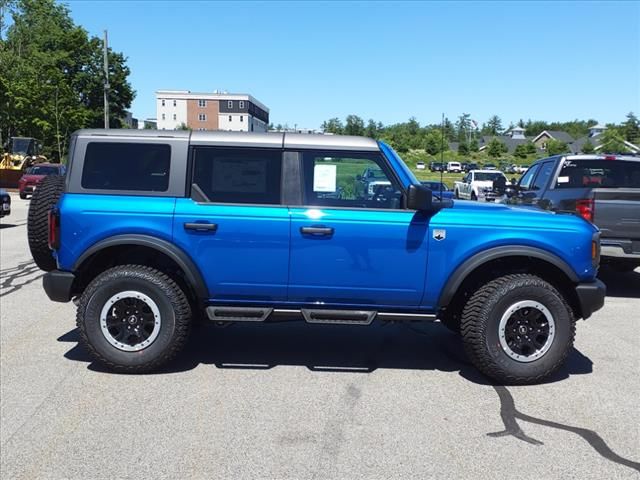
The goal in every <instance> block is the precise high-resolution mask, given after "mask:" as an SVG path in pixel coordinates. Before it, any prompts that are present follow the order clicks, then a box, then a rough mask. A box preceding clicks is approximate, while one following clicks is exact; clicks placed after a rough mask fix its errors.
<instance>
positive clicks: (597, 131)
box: [569, 125, 640, 154]
mask: <svg viewBox="0 0 640 480" xmlns="http://www.w3.org/2000/svg"><path fill="white" fill-rule="evenodd" d="M606 129H607V127H606V126H605V125H594V126H593V127H590V128H589V135H587V136H585V137H580V138H578V139H577V140H575V141H573V142H572V143H571V144H569V148H570V149H571V153H574V154H575V153H582V150H583V148H584V146H585V144H586V143H587V142H589V143H591V145H593V147H594V150H595V151H596V152H599V151H600V150H601V149H602V133H603V132H604V131H605V130H606ZM624 144H625V146H626V147H627V148H628V149H629V151H630V152H631V153H640V146H638V145H635V144H633V143H631V142H627V141H625V142H624Z"/></svg>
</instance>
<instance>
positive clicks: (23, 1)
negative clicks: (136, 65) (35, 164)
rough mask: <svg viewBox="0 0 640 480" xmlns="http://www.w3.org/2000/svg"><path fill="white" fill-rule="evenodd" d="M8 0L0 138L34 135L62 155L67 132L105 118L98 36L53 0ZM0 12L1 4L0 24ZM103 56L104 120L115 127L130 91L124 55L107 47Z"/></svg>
mask: <svg viewBox="0 0 640 480" xmlns="http://www.w3.org/2000/svg"><path fill="white" fill-rule="evenodd" d="M5 3H6V2H3V6H4V4H5ZM12 6H13V9H12V11H11V13H12V23H11V24H10V25H9V27H8V28H6V39H5V40H2V41H0V65H2V68H0V111H2V115H0V132H2V137H3V138H8V137H10V136H14V135H24V136H32V137H36V138H38V139H39V140H40V141H42V142H43V144H44V152H45V154H47V155H52V154H53V155H54V156H57V157H59V158H62V157H63V156H64V155H65V153H66V149H67V139H68V137H69V134H70V133H71V132H73V131H74V130H77V129H79V128H86V127H102V126H103V124H104V121H103V84H104V75H103V69H102V41H101V40H100V39H98V38H96V37H89V35H88V34H87V32H86V31H85V30H84V29H82V28H81V27H79V26H77V25H75V24H74V23H73V21H72V19H71V17H70V15H69V11H68V9H67V7H66V6H64V5H62V4H58V3H56V2H54V0H18V1H15V2H14V3H12ZM5 14H6V9H5V8H2V9H0V16H2V17H3V18H2V20H0V30H2V29H4V28H5V27H4V26H3V25H6V24H7V22H6V21H5V20H4V15H5ZM108 56H109V83H110V85H111V88H110V90H109V97H108V100H109V109H110V112H111V116H110V124H111V126H112V127H114V128H118V127H120V126H121V125H122V120H123V119H124V117H125V110H126V109H127V108H129V107H130V105H131V101H132V100H133V98H134V95H135V93H134V91H133V90H132V88H131V85H130V84H129V82H128V80H127V79H128V76H129V73H130V71H129V68H128V67H127V65H126V58H125V57H124V56H123V55H122V54H121V53H118V52H114V51H113V50H111V49H110V50H109V52H108Z"/></svg>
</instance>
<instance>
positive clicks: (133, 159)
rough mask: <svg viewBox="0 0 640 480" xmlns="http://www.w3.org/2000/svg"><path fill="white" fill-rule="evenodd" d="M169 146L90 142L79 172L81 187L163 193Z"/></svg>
mask: <svg viewBox="0 0 640 480" xmlns="http://www.w3.org/2000/svg"><path fill="white" fill-rule="evenodd" d="M170 163H171V147H170V146H169V145H165V144H156V143H107V142H91V143H89V144H88V145H87V152H86V154H85V157H84V167H83V169H82V188H86V189H96V190H128V191H146V192H166V191H167V189H168V188H169V164H170Z"/></svg>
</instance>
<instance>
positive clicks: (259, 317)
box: [207, 307, 273, 322]
mask: <svg viewBox="0 0 640 480" xmlns="http://www.w3.org/2000/svg"><path fill="white" fill-rule="evenodd" d="M272 311H273V308H251V307H207V316H208V317H209V320H213V321H214V322H264V321H265V319H266V318H267V317H268V316H269V315H271V312H272Z"/></svg>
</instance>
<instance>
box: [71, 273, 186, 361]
mask: <svg viewBox="0 0 640 480" xmlns="http://www.w3.org/2000/svg"><path fill="white" fill-rule="evenodd" d="M77 325H78V329H79V330H80V335H81V338H82V341H83V343H84V344H85V346H86V347H87V349H88V350H89V353H90V354H91V355H92V356H93V357H94V358H95V359H96V360H97V361H98V362H100V363H102V364H104V365H105V366H107V367H108V368H109V369H110V370H114V371H117V372H128V373H144V372H149V371H152V370H156V369H158V368H159V367H160V366H162V365H163V364H165V363H166V362H168V361H169V360H171V359H172V358H173V357H174V356H175V355H176V354H177V353H178V352H179V351H180V350H181V349H182V347H183V346H184V344H185V343H186V341H187V337H188V334H189V330H190V327H191V307H190V305H189V301H188V299H187V297H186V295H185V294H184V292H183V291H182V290H181V289H180V287H179V286H178V285H177V284H176V283H175V282H174V281H173V280H172V279H171V278H170V277H168V276H167V275H165V274H164V273H162V272H160V271H158V270H155V269H153V268H149V267H142V266H138V265H124V266H118V267H114V268H111V269H110V270H107V271H105V272H103V273H102V274H100V275H98V276H97V277H96V278H95V279H94V280H93V281H92V282H91V283H90V284H89V286H88V287H87V288H86V290H85V291H84V293H83V294H82V296H81V297H80V302H79V304H78V313H77Z"/></svg>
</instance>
